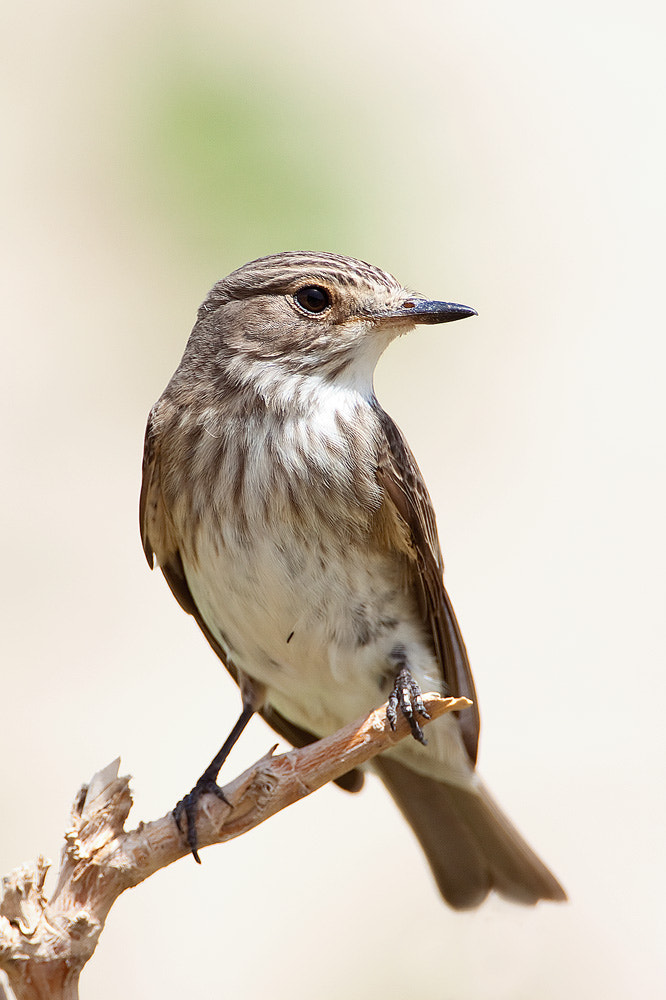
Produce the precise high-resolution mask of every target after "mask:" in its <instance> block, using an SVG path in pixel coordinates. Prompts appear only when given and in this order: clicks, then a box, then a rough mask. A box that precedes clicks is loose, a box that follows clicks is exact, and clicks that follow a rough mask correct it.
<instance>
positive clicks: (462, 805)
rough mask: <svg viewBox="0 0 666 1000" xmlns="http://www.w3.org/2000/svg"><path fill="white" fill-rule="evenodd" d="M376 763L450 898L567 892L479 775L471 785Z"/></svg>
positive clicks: (465, 902) (531, 898) (560, 896)
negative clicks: (497, 894)
mask: <svg viewBox="0 0 666 1000" xmlns="http://www.w3.org/2000/svg"><path fill="white" fill-rule="evenodd" d="M374 766H375V768H376V770H377V771H378V772H379V774H380V776H381V778H382V780H383V781H384V784H385V785H386V786H387V788H388V790H389V791H390V793H391V795H392V796H393V798H394V799H395V801H396V802H397V804H398V806H399V807H400V809H401V811H402V813H403V815H404V816H405V819H406V820H407V822H408V823H409V824H410V826H411V827H412V829H413V830H414V833H415V834H416V836H417V837H418V839H419V841H420V843H421V846H422V847H423V850H424V851H425V853H426V856H427V858H428V861H429V862H430V867H431V868H432V871H433V874H434V876H435V879H436V881H437V885H438V886H439V890H440V892H441V893H442V896H443V897H444V899H445V900H446V901H447V903H449V905H450V906H453V907H455V909H458V910H465V909H471V908H472V907H474V906H478V905H479V903H482V902H483V900H484V899H485V898H486V896H487V895H488V893H489V892H490V891H491V889H494V890H495V891H496V892H498V893H499V894H500V895H501V896H504V897H505V898H506V899H510V900H512V901H513V902H516V903H526V904H533V903H536V902H538V901H539V900H540V899H551V900H555V901H563V900H566V898H567V897H566V893H565V892H564V889H563V888H562V886H561V885H560V884H559V882H558V881H557V879H556V878H555V876H554V875H552V874H551V873H550V872H549V871H548V869H547V868H546V866H545V865H544V864H543V862H542V861H540V860H539V858H538V857H537V856H536V854H535V853H534V851H533V850H532V849H531V848H530V847H529V846H528V845H527V844H526V843H525V841H524V840H523V838H522V837H521V836H520V834H519V833H518V831H517V830H516V829H515V827H514V826H513V825H512V824H511V823H510V821H509V820H508V819H507V817H506V816H505V815H504V813H503V812H502V810H501V809H500V808H499V806H498V805H497V804H496V803H495V802H494V801H493V799H492V798H491V796H490V794H489V793H488V792H487V791H486V789H485V788H484V786H483V785H482V784H481V783H478V784H477V785H475V786H474V790H473V791H472V790H470V791H467V790H466V789H464V788H460V787H458V786H456V785H449V784H446V783H445V782H441V781H436V780H435V779H434V778H429V777H424V776H423V775H420V774H417V773H416V772H415V771H412V770H411V769H410V768H408V767H405V765H404V764H401V763H399V762H398V761H396V760H392V759H390V758H386V757H378V758H376V759H375V761H374Z"/></svg>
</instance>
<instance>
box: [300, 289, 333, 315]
mask: <svg viewBox="0 0 666 1000" xmlns="http://www.w3.org/2000/svg"><path fill="white" fill-rule="evenodd" d="M294 298H295V299H296V301H297V302H298V304H299V306H300V307H301V309H305V310H306V312H309V313H320V312H323V311H324V309H328V307H329V306H330V304H331V296H330V295H329V293H328V291H327V290H326V289H325V288H320V287H319V285H308V286H307V287H306V288H299V290H298V291H297V292H296V294H295V295H294Z"/></svg>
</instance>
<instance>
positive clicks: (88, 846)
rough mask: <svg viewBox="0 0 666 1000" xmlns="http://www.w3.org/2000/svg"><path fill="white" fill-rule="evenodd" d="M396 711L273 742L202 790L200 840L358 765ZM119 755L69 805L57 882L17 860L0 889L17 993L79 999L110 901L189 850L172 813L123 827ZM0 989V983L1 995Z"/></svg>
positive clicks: (2, 965) (222, 837)
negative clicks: (286, 742) (241, 768)
mask: <svg viewBox="0 0 666 1000" xmlns="http://www.w3.org/2000/svg"><path fill="white" fill-rule="evenodd" d="M424 702H425V705H426V708H427V710H428V712H429V714H430V717H431V719H435V718H437V717H438V716H440V715H443V714H444V713H445V712H451V711H455V710H457V709H462V708H465V707H467V706H468V705H469V704H470V702H469V701H468V700H467V699H466V698H441V697H440V696H439V695H437V694H428V695H425V696H424ZM409 732H410V729H409V725H408V723H407V721H406V720H405V719H404V718H403V717H402V716H400V717H399V718H398V723H397V728H396V731H395V732H394V731H393V730H391V728H390V726H389V724H388V722H387V720H386V705H383V706H382V707H381V708H378V709H376V710H375V711H374V712H371V713H370V714H369V715H367V716H365V718H363V719H360V720H358V721H357V722H355V723H352V724H351V725H349V726H346V727H345V728H344V729H341V730H339V731H338V732H337V733H334V734H333V736H329V737H327V738H326V739H322V740H319V741H317V742H316V743H311V744H310V745H309V746H306V747H303V748H301V749H299V750H292V751H290V752H289V753H286V754H281V755H280V756H278V757H274V756H273V750H274V749H275V748H273V750H271V751H270V752H269V753H268V754H267V755H266V756H265V757H263V758H262V759H261V760H259V761H257V763H256V764H254V765H253V766H252V767H250V768H248V770H247V771H245V772H244V773H243V774H241V775H240V776H239V777H238V778H236V779H235V780H234V781H231V782H230V783H229V784H228V785H225V786H224V795H225V798H226V799H227V802H223V801H222V800H221V799H219V798H218V797H217V796H215V795H206V796H204V797H202V799H201V801H200V804H199V813H198V816H197V834H198V840H199V847H200V848H204V847H208V846H210V845H211V844H218V843H223V842H224V841H227V840H231V839H232V838H234V837H239V836H241V834H243V833H246V832H247V831H248V830H251V829H252V828H253V827H255V826H258V825H259V823H263V822H264V820H266V819H268V818H269V817H271V816H273V815H274V814H275V813H277V812H279V811H280V810H281V809H285V808H286V807H287V806H289V805H292V803H294V802H296V801H298V799H301V798H304V797H305V796H306V795H309V794H310V793H311V792H314V791H316V790H317V789H318V788H321V787H322V785H325V784H327V783H328V782H329V781H332V780H334V779H335V778H339V777H340V776H341V775H342V774H345V773H346V772H347V771H349V770H351V769H352V768H354V767H359V766H361V765H362V764H364V763H366V762H367V761H369V760H370V759H371V758H372V757H374V756H375V755H376V754H378V753H382V752H383V751H385V750H388V749H390V748H391V747H392V746H394V745H395V744H396V743H398V742H399V741H400V740H402V739H404V738H405V737H406V736H408V735H409ZM119 765H120V759H119V758H118V759H117V760H115V761H114V762H113V763H111V764H109V765H108V766H107V767H105V768H104V769H103V770H101V771H98V772H97V774H95V775H94V777H93V778H92V780H91V782H90V784H89V785H84V786H83V787H82V788H81V790H80V792H79V793H78V795H77V797H76V799H75V801H74V805H73V807H72V815H71V826H70V828H69V829H68V830H67V831H66V833H65V844H64V847H63V849H62V854H61V858H60V870H59V873H58V876H57V884H56V888H55V890H54V892H53V893H52V894H51V896H50V897H48V898H47V895H46V893H45V881H46V875H47V872H48V869H49V867H50V866H49V863H48V862H47V861H45V859H44V858H43V857H39V858H38V859H37V861H36V862H35V863H34V864H27V865H23V866H22V867H21V868H17V869H15V870H14V871H13V872H11V873H10V874H9V875H6V876H5V877H4V878H3V880H2V890H1V892H0V969H4V971H5V972H6V974H7V976H8V978H9V983H10V986H11V988H12V989H13V991H14V994H15V996H16V998H17V1000H77V998H78V995H79V992H78V982H79V976H80V973H81V970H82V969H83V966H84V965H85V964H86V962H87V961H88V960H89V958H90V957H91V956H92V954H93V952H94V950H95V948H96V946H97V942H98V940H99V936H100V934H101V932H102V930H103V928H104V923H105V921H106V918H107V916H108V914H109V911H110V909H111V907H112V906H113V904H114V902H115V901H116V899H117V898H118V896H120V894H121V893H122V892H124V891H125V889H129V888H131V887H132V886H135V885H138V884H139V883H140V882H143V881H144V879H146V878H148V877H149V876H150V875H152V874H153V873H154V872H156V871H159V870H160V868H166V866H167V865H170V864H173V862H174V861H177V860H178V859H179V858H182V857H184V856H185V855H186V854H188V853H189V849H188V847H187V845H186V844H185V842H184V839H183V837H182V836H181V833H180V831H179V830H178V828H177V826H176V824H175V822H174V820H173V816H172V814H171V813H167V815H166V816H162V817H161V819H157V820H154V821H152V822H150V823H139V825H138V827H137V828H136V829H135V830H129V831H125V821H126V819H127V817H128V815H129V812H130V809H131V807H132V797H131V793H130V788H129V781H130V779H129V777H118V768H119ZM2 995H3V989H2V985H1V984H0V997H2Z"/></svg>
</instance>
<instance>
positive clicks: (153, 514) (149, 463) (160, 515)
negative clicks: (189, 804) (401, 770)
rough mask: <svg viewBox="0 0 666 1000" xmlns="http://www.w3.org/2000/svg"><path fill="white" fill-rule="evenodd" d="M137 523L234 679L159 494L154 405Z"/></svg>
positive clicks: (353, 785)
mask: <svg viewBox="0 0 666 1000" xmlns="http://www.w3.org/2000/svg"><path fill="white" fill-rule="evenodd" d="M139 526H140V529H141V541H142V543H143V551H144V552H145V554H146V559H147V560H148V565H149V566H150V568H151V569H153V567H154V563H155V557H157V563H158V565H159V567H160V569H161V570H162V573H163V574H164V578H165V580H166V582H167V583H168V585H169V588H170V590H171V593H172V594H173V595H174V597H175V598H176V600H177V601H178V603H179V604H180V606H181V608H182V609H183V610H184V611H186V612H187V613H188V614H189V615H192V617H193V618H194V619H195V621H196V622H197V624H198V626H199V628H200V629H201V631H202V632H203V634H204V635H205V636H206V639H207V640H208V642H209V643H210V645H211V646H212V648H213V650H214V651H215V653H216V654H217V655H218V657H219V658H220V660H221V661H222V663H223V664H224V666H225V667H226V669H227V670H228V671H229V673H230V674H231V676H232V677H233V679H234V680H235V681H236V683H238V673H237V671H236V668H235V667H234V665H233V663H231V662H228V660H227V657H226V655H225V653H224V650H223V649H222V647H221V645H220V643H219V642H218V641H217V639H216V638H215V636H214V635H213V633H212V632H211V630H210V629H209V628H208V626H207V624H206V622H205V621H204V619H203V617H202V615H201V613H200V611H199V609H198V607H197V605H196V602H195V600H194V597H193V596H192V592H191V590H190V587H189V584H188V582H187V577H186V575H185V568H184V566H183V560H182V556H181V554H180V550H179V547H178V542H177V534H176V531H175V529H174V526H173V524H172V523H171V519H170V518H169V514H168V509H167V506H166V504H165V503H164V498H163V495H162V484H161V478H160V433H159V417H158V411H157V410H156V408H153V410H152V411H151V414H150V417H149V418H148V426H147V428H146V438H145V444H144V452H143V478H142V483H141V497H140V500H139ZM260 715H261V716H262V718H263V719H264V720H265V721H266V722H267V723H268V725H269V726H271V728H272V729H274V730H275V732H276V733H278V735H279V736H281V737H282V738H283V739H284V740H287V742H288V743H291V744H292V746H295V747H303V746H306V745H307V744H309V743H314V742H315V741H316V740H317V737H316V736H315V735H314V734H313V733H310V732H308V731H307V730H305V729H301V728H300V727H299V726H295V725H294V724H293V723H292V722H290V721H289V720H288V719H285V718H284V716H282V715H281V714H280V713H279V712H277V711H276V710H275V709H274V708H273V707H272V706H271V705H265V706H264V707H263V708H262V709H261V710H260ZM336 784H337V785H339V786H340V788H344V789H345V791H348V792H357V791H359V790H360V789H361V788H362V786H363V773H362V772H361V771H359V770H353V771H349V772H348V773H347V774H343V775H341V776H340V777H339V778H338V779H337V780H336Z"/></svg>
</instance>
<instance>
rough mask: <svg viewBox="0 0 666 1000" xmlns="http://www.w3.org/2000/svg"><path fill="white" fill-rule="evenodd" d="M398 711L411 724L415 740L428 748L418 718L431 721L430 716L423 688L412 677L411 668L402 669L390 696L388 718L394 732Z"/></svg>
mask: <svg viewBox="0 0 666 1000" xmlns="http://www.w3.org/2000/svg"><path fill="white" fill-rule="evenodd" d="M398 709H400V711H401V712H402V714H403V715H404V716H405V718H406V719H407V721H408V722H409V728H410V729H411V731H412V736H413V737H414V739H415V740H418V742H419V743H422V744H423V746H427V743H428V741H427V740H426V738H425V736H424V735H423V729H422V728H421V726H420V725H419V720H418V716H421V718H422V719H429V718H430V715H429V714H428V711H427V709H426V707H425V704H424V702H423V695H422V694H421V688H420V687H419V685H418V684H417V683H416V681H415V680H414V678H413V677H412V675H411V671H410V670H409V667H401V668H400V670H399V671H398V674H397V676H396V679H395V683H394V685H393V690H392V691H391V694H390V696H389V700H388V707H387V709H386V718H387V719H388V722H389V725H390V727H391V729H393V730H395V727H396V723H397V721H398Z"/></svg>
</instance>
